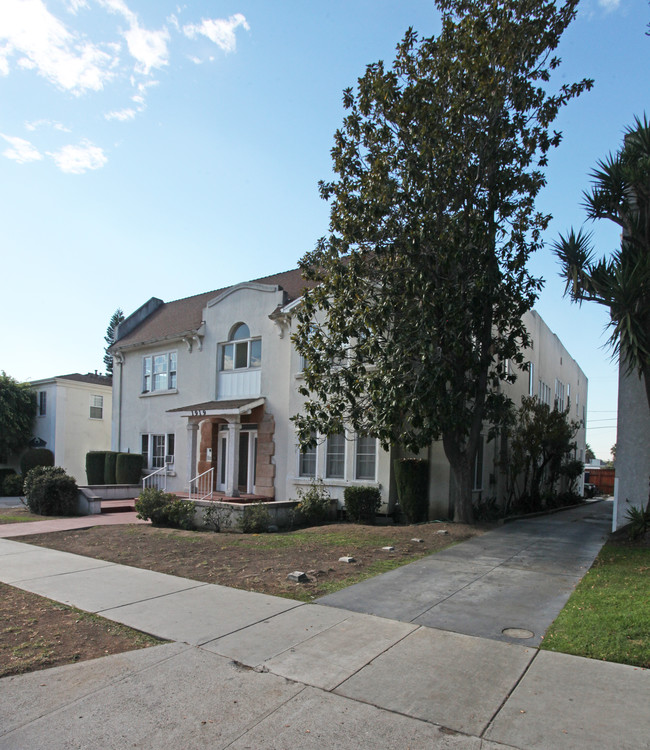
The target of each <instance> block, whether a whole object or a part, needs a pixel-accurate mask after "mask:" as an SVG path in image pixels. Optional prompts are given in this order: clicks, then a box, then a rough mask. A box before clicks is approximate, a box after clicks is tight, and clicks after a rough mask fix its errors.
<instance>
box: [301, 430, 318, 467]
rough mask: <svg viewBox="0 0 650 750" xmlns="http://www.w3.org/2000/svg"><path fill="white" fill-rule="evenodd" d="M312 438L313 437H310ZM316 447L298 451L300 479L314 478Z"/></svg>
mask: <svg viewBox="0 0 650 750" xmlns="http://www.w3.org/2000/svg"><path fill="white" fill-rule="evenodd" d="M312 437H314V436H313V435H312ZM316 458H317V452H316V446H315V445H314V446H312V447H311V448H305V449H304V450H302V451H300V459H299V466H298V475H299V476H301V477H312V478H313V477H315V476H316Z"/></svg>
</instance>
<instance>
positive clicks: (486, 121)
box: [294, 0, 591, 521]
mask: <svg viewBox="0 0 650 750" xmlns="http://www.w3.org/2000/svg"><path fill="white" fill-rule="evenodd" d="M436 5H437V6H438V8H439V9H440V11H441V12H442V31H441V32H440V35H439V36H438V37H431V38H425V39H419V38H418V36H417V34H416V33H415V32H413V31H412V30H409V31H408V32H407V33H406V35H405V37H404V39H403V41H402V42H401V43H400V44H399V45H398V47H397V57H396V60H395V62H394V64H393V67H392V68H386V67H385V66H384V64H383V63H382V62H378V63H374V64H372V65H369V66H368V67H367V70H366V73H365V75H364V76H363V77H362V78H360V79H359V83H358V88H357V90H356V92H353V91H352V89H348V90H346V91H345V93H344V99H343V101H344V106H345V108H346V109H347V111H348V113H347V116H346V117H345V119H344V121H343V125H342V127H341V128H340V130H338V131H337V133H336V136H335V145H334V147H333V149H332V157H333V162H334V171H335V172H336V174H337V175H338V177H337V178H336V179H334V180H333V181H332V182H322V183H321V184H320V192H321V195H322V197H323V198H324V199H326V200H328V201H330V202H331V214H330V216H331V218H330V234H329V236H328V237H326V238H322V239H321V240H320V241H319V242H318V244H317V246H316V248H315V249H314V251H312V252H311V253H309V254H307V255H306V256H305V257H304V258H303V259H302V261H301V266H302V268H303V272H304V274H305V276H306V278H308V279H311V280H312V281H313V282H315V285H314V287H313V288H312V289H310V290H309V291H308V292H306V294H305V295H304V298H303V304H302V306H301V307H299V309H298V310H297V319H298V326H297V331H296V333H295V337H294V338H295V343H296V347H297V349H298V351H299V352H300V353H301V354H302V355H303V356H304V357H305V359H306V363H307V364H306V367H305V371H304V376H305V377H304V386H303V387H302V388H301V393H302V394H303V395H304V396H305V397H306V403H305V407H304V410H303V412H302V414H300V415H297V416H296V417H294V420H295V423H296V425H297V428H298V432H299V436H300V440H301V443H302V444H303V445H307V444H309V443H310V442H312V441H313V433H312V431H313V430H314V429H316V430H318V431H320V432H321V433H323V434H331V433H333V432H338V431H340V429H341V426H342V425H344V424H345V425H349V426H350V427H351V428H353V429H354V430H356V431H357V432H360V433H366V434H369V435H372V436H375V437H377V438H379V440H380V441H381V444H382V445H383V446H384V447H388V446H389V445H394V444H400V445H401V446H403V447H404V448H406V449H409V450H412V451H414V452H415V451H417V450H419V449H420V448H422V447H424V446H426V445H429V444H430V443H431V441H432V440H437V439H440V438H442V440H443V445H444V450H445V453H446V455H447V458H448V459H449V462H450V466H451V473H452V492H451V501H452V504H453V507H454V511H455V518H456V519H457V520H459V521H470V520H471V518H472V504H471V489H472V470H473V465H474V456H475V454H476V450H477V446H478V440H479V436H480V434H481V429H482V423H483V420H485V419H489V420H498V419H499V415H500V414H501V413H502V411H503V401H504V399H503V396H501V395H499V393H498V389H497V387H496V386H497V385H498V383H499V382H500V381H502V380H512V379H514V378H513V376H512V375H511V374H509V373H507V372H506V368H505V366H504V362H505V361H506V360H508V359H509V360H511V361H512V362H515V363H521V361H522V355H521V348H522V346H524V345H525V344H526V343H527V342H528V335H527V333H526V331H525V328H524V326H523V324H522V320H521V317H522V315H523V313H524V312H525V311H526V310H528V309H530V307H531V306H532V304H533V302H534V300H535V298H536V295H537V292H538V290H539V288H540V285H541V284H540V280H539V279H536V278H533V277H532V276H531V275H530V274H529V273H528V272H527V270H526V261H527V259H528V257H529V256H530V254H531V253H532V252H533V251H534V250H536V249H538V248H539V247H540V246H541V244H542V242H541V233H542V231H543V230H544V229H545V228H546V227H547V225H548V221H549V219H550V217H549V216H545V215H542V214H540V213H537V212H535V210H534V201H535V197H536V195H537V194H538V192H539V191H540V189H541V188H542V187H543V186H544V184H545V178H544V175H543V172H542V169H543V167H544V166H545V165H546V160H547V154H548V151H549V150H550V149H551V148H552V147H554V146H557V145H558V144H559V142H560V134H559V133H557V132H555V131H553V130H552V129H551V125H552V123H553V120H554V119H555V117H556V115H557V113H558V111H559V109H560V108H561V107H562V106H564V105H565V104H566V103H567V102H568V101H569V100H570V99H572V98H573V97H575V96H577V95H578V94H580V93H581V92H582V91H583V90H584V89H587V88H589V87H590V86H591V81H582V82H580V83H574V84H565V85H563V86H562V87H561V88H560V89H559V91H558V92H557V93H554V94H549V93H548V90H549V84H548V81H549V79H550V76H551V73H552V71H553V70H554V69H555V68H557V67H558V65H559V63H560V61H559V59H558V58H556V57H554V56H553V50H554V49H555V48H556V47H557V45H558V43H559V40H560V37H561V35H562V33H563V31H564V30H565V29H566V27H567V26H568V25H569V23H570V22H571V20H572V19H573V17H574V16H575V8H576V5H577V0H567V2H565V3H563V4H562V6H561V7H560V8H557V7H556V3H555V2H552V1H551V0H502V1H500V2H496V0H437V2H436Z"/></svg>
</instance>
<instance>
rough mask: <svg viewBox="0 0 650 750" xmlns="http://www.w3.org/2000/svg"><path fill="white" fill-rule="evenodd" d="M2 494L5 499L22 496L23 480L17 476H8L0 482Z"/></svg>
mask: <svg viewBox="0 0 650 750" xmlns="http://www.w3.org/2000/svg"><path fill="white" fill-rule="evenodd" d="M2 494H3V495H4V496H5V497H18V496H19V495H22V494H23V478H22V477H21V476H20V475H19V474H15V473H14V474H9V475H8V476H6V477H5V478H4V481H3V482H2Z"/></svg>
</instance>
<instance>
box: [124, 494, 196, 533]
mask: <svg viewBox="0 0 650 750" xmlns="http://www.w3.org/2000/svg"><path fill="white" fill-rule="evenodd" d="M135 509H136V511H137V512H138V518H142V519H143V520H144V521H151V524H152V526H172V527H174V528H178V529H193V528H194V513H195V511H196V504H195V503H193V502H192V501H191V500H181V499H179V498H178V497H176V495H173V494H171V493H170V492H163V491H162V490H159V489H156V488H155V487H148V488H147V489H146V490H142V492H141V493H140V496H139V497H138V499H137V500H136V501H135Z"/></svg>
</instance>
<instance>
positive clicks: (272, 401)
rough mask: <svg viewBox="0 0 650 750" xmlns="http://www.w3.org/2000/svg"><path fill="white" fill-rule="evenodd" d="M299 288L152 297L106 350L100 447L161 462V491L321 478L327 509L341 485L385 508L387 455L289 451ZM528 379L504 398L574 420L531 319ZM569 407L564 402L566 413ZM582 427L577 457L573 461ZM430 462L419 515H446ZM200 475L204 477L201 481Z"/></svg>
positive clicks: (335, 447) (327, 442) (443, 481)
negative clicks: (108, 415) (555, 407)
mask: <svg viewBox="0 0 650 750" xmlns="http://www.w3.org/2000/svg"><path fill="white" fill-rule="evenodd" d="M304 287H305V281H304V280H303V279H302V278H301V275H300V271H299V270H298V269H296V270H293V271H288V272H285V273H280V274H275V275H273V276H267V277H265V278H262V279H257V280H255V281H251V282H246V283H242V284H237V285H235V286H232V287H227V288H224V289H218V290H216V291H212V292H206V293H204V294H199V295H196V296H194V297H188V298H185V299H181V300H176V301H173V302H168V303H165V302H163V301H162V300H159V299H156V298H152V299H150V300H149V301H148V302H147V303H146V304H145V305H143V306H142V307H141V308H139V309H138V310H137V311H136V312H135V313H133V314H132V315H130V316H129V317H128V318H127V319H126V320H125V321H124V322H123V323H122V324H121V325H120V326H119V329H118V331H117V334H116V342H115V344H114V345H113V347H112V349H111V351H112V352H113V355H114V369H113V373H114V377H113V441H112V449H113V450H117V451H131V452H138V453H140V452H141V453H143V454H144V456H145V464H146V466H147V470H148V471H149V472H154V471H157V470H159V469H163V470H164V467H167V472H168V480H167V488H168V490H171V491H176V492H182V491H187V490H188V488H189V486H190V483H191V482H192V481H193V480H195V478H196V477H197V476H198V475H201V474H203V473H204V472H210V475H209V477H210V486H211V488H212V489H214V490H215V491H217V492H220V493H223V494H224V495H226V496H231V497H232V496H237V495H238V494H253V495H257V496H260V497H264V498H272V499H275V500H288V499H295V498H296V493H297V490H298V488H299V487H301V486H306V485H308V484H309V483H310V482H311V481H312V479H313V478H314V477H321V478H322V479H323V481H324V483H325V484H326V486H327V487H328V489H329V491H330V492H331V494H332V496H334V497H336V498H337V499H338V500H339V502H340V503H341V504H342V502H343V490H344V489H345V487H346V486H349V485H355V484H363V485H375V486H377V487H379V488H380V490H381V494H382V498H383V501H384V504H383V508H382V510H383V512H389V511H391V510H392V508H393V506H394V503H395V500H396V494H395V488H394V482H393V480H392V474H393V471H392V459H393V458H394V457H396V455H397V454H396V452H395V451H384V450H383V449H381V448H380V446H379V445H378V443H377V441H376V440H374V439H371V438H367V437H363V436H356V435H354V434H351V433H349V434H346V435H338V436H332V437H330V438H328V439H325V438H323V439H322V440H320V441H319V444H318V446H317V447H316V448H315V449H314V450H312V451H309V452H307V453H301V452H300V450H299V448H298V444H297V439H296V434H295V430H294V428H293V423H292V422H291V420H290V417H291V416H292V415H293V414H296V413H298V412H299V411H300V409H301V406H302V397H301V396H300V395H299V394H298V391H297V389H298V386H299V384H300V381H301V378H302V374H301V373H302V363H301V358H300V356H299V355H298V353H297V352H296V350H295V348H294V347H293V345H292V342H291V332H292V325H293V323H292V312H293V309H294V308H295V306H296V305H297V304H299V301H300V296H301V294H302V291H303V289H304ZM526 323H527V325H528V328H529V330H530V332H531V335H532V338H533V347H532V349H531V351H530V352H528V353H527V359H528V360H529V361H530V362H532V364H533V367H532V371H531V372H530V373H526V372H524V373H519V378H518V380H517V382H516V384H515V385H513V386H510V385H506V386H505V387H506V388H508V392H509V395H511V397H512V398H513V400H514V401H515V403H517V404H518V403H519V402H520V396H521V395H522V394H528V393H532V394H533V395H540V397H541V398H542V400H545V401H547V402H548V403H549V404H553V403H554V402H555V401H556V400H557V402H558V404H559V405H560V406H562V405H563V404H565V403H567V401H570V403H571V416H572V417H574V416H575V417H580V418H583V417H584V407H585V406H586V403H587V378H586V377H585V375H584V373H583V372H582V371H581V370H580V368H579V367H578V365H577V364H576V362H575V360H573V359H572V358H571V357H570V355H569V354H568V353H567V351H566V350H565V349H564V347H563V346H562V344H561V342H560V341H559V339H558V338H557V336H555V335H554V334H553V333H551V331H550V330H549V329H548V328H547V326H546V325H545V324H544V322H543V321H542V320H541V318H540V317H539V316H538V315H537V314H536V313H535V312H531V313H529V314H528V316H527V319H526ZM574 405H575V407H574ZM584 438H585V435H584V427H583V428H582V429H581V431H580V434H579V435H578V444H579V452H578V457H579V458H584V447H585V446H584ZM495 450H496V448H495V447H494V446H493V445H492V444H491V443H489V444H486V445H485V446H484V448H483V451H482V461H480V467H479V468H477V472H476V495H477V497H478V496H479V494H483V495H484V496H486V497H488V496H491V495H493V494H496V493H497V492H498V490H499V487H498V484H497V483H498V481H499V480H498V472H497V470H496V469H495V464H494V457H495ZM423 455H425V456H427V455H428V457H429V459H430V462H431V482H430V487H431V491H430V514H431V517H432V518H434V517H436V516H438V515H443V516H446V515H447V512H448V504H449V466H448V463H447V461H446V459H445V457H444V453H443V451H442V447H441V444H439V443H436V444H434V445H432V446H431V448H430V449H429V451H424V452H423ZM206 476H208V475H206Z"/></svg>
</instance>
